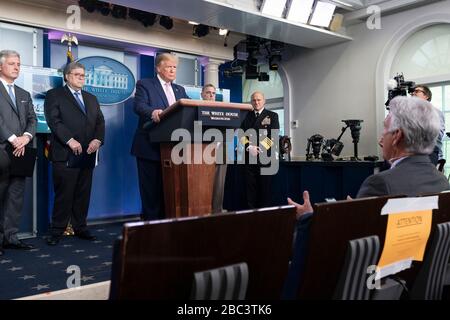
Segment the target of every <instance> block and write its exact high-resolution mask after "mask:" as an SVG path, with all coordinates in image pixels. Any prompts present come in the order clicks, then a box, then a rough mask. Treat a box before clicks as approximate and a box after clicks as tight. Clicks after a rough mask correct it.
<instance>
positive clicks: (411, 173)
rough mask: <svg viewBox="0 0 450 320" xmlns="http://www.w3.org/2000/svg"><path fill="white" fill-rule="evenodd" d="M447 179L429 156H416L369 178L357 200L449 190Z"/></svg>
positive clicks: (360, 189)
mask: <svg viewBox="0 0 450 320" xmlns="http://www.w3.org/2000/svg"><path fill="white" fill-rule="evenodd" d="M449 189H450V186H449V183H448V181H447V179H446V177H445V176H444V175H443V174H442V173H441V172H439V171H438V170H437V169H436V167H435V166H434V165H433V164H432V163H431V161H430V158H429V156H428V155H414V156H410V157H408V158H406V159H403V160H402V161H400V162H399V163H398V164H397V165H396V166H395V167H394V168H391V169H389V170H386V171H383V172H380V173H377V174H374V175H372V176H370V177H368V178H367V179H366V180H365V181H364V182H363V184H362V185H361V187H360V188H359V192H358V195H357V196H356V197H357V198H363V197H373V196H385V195H392V196H393V195H406V196H410V197H414V196H418V195H421V194H426V193H437V192H442V191H445V190H449Z"/></svg>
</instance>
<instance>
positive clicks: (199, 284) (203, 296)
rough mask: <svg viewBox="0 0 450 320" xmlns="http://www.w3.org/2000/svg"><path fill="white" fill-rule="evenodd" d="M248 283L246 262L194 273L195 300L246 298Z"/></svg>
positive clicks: (192, 296) (193, 288) (193, 292)
mask: <svg viewBox="0 0 450 320" xmlns="http://www.w3.org/2000/svg"><path fill="white" fill-rule="evenodd" d="M247 284H248V266H247V264H246V263H245V262H242V263H238V264H234V265H230V266H224V267H221V268H216V269H210V270H206V271H200V272H195V273H194V283H193V286H192V295H191V298H192V299H193V300H244V299H245V294H246V292H247Z"/></svg>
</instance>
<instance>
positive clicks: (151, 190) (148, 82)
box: [131, 77, 189, 220]
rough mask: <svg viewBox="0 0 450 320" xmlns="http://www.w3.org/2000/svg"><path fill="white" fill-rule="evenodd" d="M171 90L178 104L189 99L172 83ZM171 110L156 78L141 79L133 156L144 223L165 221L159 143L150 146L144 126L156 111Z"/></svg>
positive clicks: (137, 94) (138, 89) (135, 99)
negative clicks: (157, 220) (180, 100)
mask: <svg viewBox="0 0 450 320" xmlns="http://www.w3.org/2000/svg"><path fill="white" fill-rule="evenodd" d="M172 89H173V93H174V94H175V99H176V100H179V99H182V98H185V99H189V97H188V96H187V94H186V91H185V90H184V88H183V87H182V86H180V85H177V84H174V83H172ZM168 106H169V102H168V101H167V97H166V94H165V92H164V89H163V87H162V86H161V83H160V81H159V79H158V78H157V77H155V78H154V79H142V80H139V81H138V82H137V83H136V93H135V96H134V112H135V113H136V114H137V115H138V116H139V123H138V127H137V129H136V132H135V134H134V139H133V145H132V147H131V154H132V155H134V156H135V157H136V161H137V166H138V176H139V191H140V194H141V201H142V216H143V218H144V219H145V220H154V219H160V218H164V206H163V204H164V195H163V191H162V173H161V159H160V151H159V143H152V142H150V133H149V132H148V131H147V130H145V129H144V125H147V124H148V123H149V122H151V121H152V120H151V117H152V112H153V111H154V110H157V109H163V110H164V109H165V108H167V107H168Z"/></svg>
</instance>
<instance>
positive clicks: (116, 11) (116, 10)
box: [111, 5, 127, 19]
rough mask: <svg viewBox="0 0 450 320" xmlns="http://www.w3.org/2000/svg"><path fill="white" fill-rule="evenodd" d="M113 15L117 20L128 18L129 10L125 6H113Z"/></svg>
mask: <svg viewBox="0 0 450 320" xmlns="http://www.w3.org/2000/svg"><path fill="white" fill-rule="evenodd" d="M111 15H112V16H113V17H114V18H117V19H126V18H127V8H126V7H124V6H119V5H113V7H112V11H111Z"/></svg>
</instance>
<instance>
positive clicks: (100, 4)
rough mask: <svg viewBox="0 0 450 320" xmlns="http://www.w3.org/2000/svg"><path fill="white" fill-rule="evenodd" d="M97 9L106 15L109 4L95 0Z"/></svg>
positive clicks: (109, 9) (109, 8)
mask: <svg viewBox="0 0 450 320" xmlns="http://www.w3.org/2000/svg"><path fill="white" fill-rule="evenodd" d="M97 10H98V11H100V13H101V14H102V15H103V16H105V17H106V16H107V15H109V14H110V12H111V6H110V5H109V3H106V2H97Z"/></svg>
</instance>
